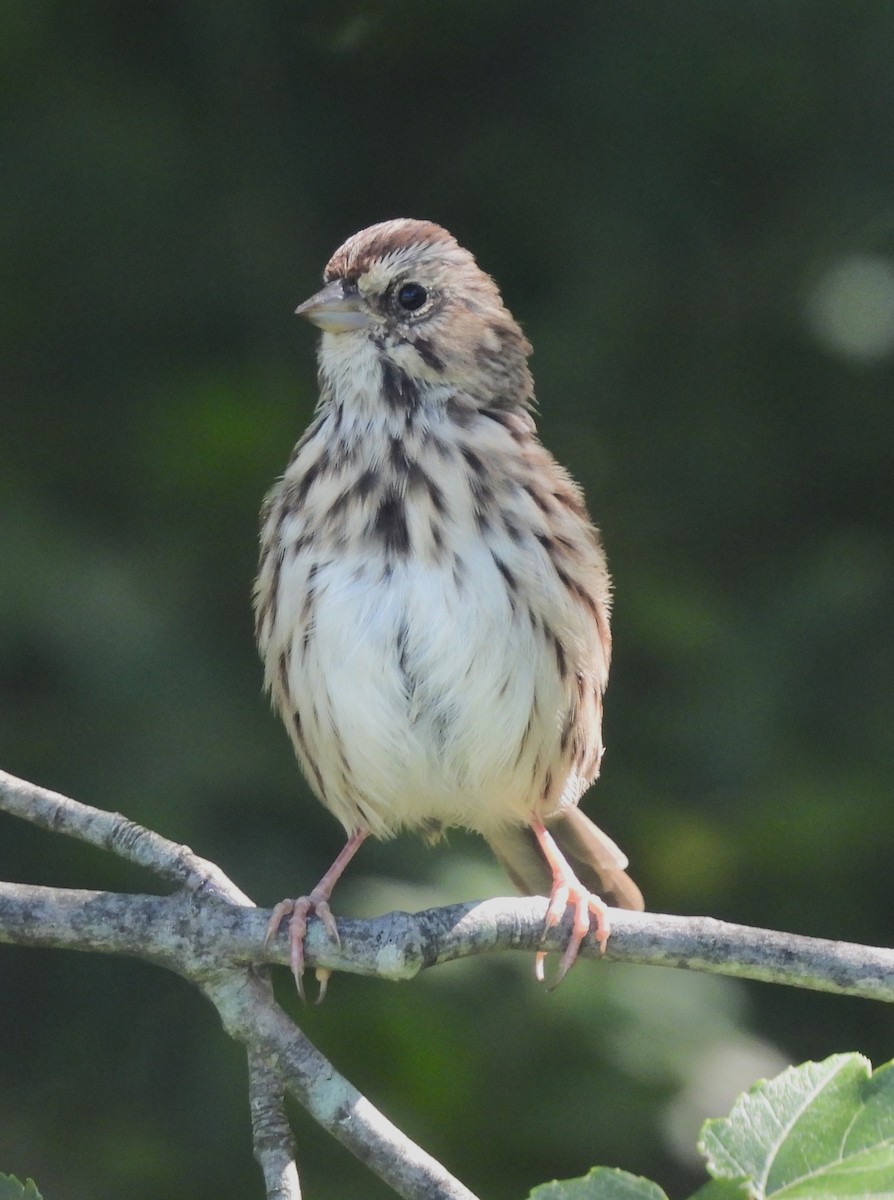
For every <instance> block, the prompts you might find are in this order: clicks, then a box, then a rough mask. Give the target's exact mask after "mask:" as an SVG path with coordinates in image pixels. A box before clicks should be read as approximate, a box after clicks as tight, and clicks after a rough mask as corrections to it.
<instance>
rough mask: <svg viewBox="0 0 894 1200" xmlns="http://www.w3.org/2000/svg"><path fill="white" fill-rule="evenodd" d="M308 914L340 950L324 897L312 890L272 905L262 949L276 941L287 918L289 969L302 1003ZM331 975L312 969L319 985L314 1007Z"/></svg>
mask: <svg viewBox="0 0 894 1200" xmlns="http://www.w3.org/2000/svg"><path fill="white" fill-rule="evenodd" d="M311 913H313V914H314V915H315V916H317V917H319V919H320V920H321V921H322V922H323V927H324V929H325V930H326V932H327V933H328V934H329V936H330V938H331V939H332V940H333V942H334V943H335V944H336V946H340V945H341V938H340V937H339V936H338V926H337V925H336V924H335V917H333V915H332V910H331V909H330V907H329V899H328V896H324V895H321V894H319V892H318V890H317V889H316V888H315V889H314V890H313V891H312V892H311V893H310V895H309V896H299V897H298V898H297V899H295V900H280V902H279V904H277V905H276V907H275V908H274V909H273V912H272V913H271V914H270V920H269V921H268V922H267V932H266V934H265V935H264V945H265V946H266V945H267V944H268V942H269V941H270V940H271V938H274V937H276V935H277V933H278V932H279V927H280V925H281V924H282V921H283V918H284V917H288V918H289V966H290V967H291V969H292V975H293V976H294V978H295V986H296V987H297V989H298V995H299V996H300V997H301V999H302V1000H304V999H305V996H304V941H305V938H306V937H307V918H308V917H309V916H310V915H311ZM331 974H332V972H331V971H330V970H329V968H328V967H317V969H316V977H317V980H318V982H319V985H320V990H319V992H318V994H317V1004H319V1003H321V1001H322V1000H323V999H324V998H325V995H326V988H327V987H328V985H329V976H330V975H331Z"/></svg>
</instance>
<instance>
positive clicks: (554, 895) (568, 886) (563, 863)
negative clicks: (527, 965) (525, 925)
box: [531, 821, 611, 987]
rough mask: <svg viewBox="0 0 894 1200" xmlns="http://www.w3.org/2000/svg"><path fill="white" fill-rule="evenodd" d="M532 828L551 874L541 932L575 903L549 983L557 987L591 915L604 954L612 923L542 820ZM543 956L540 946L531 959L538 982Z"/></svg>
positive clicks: (556, 921)
mask: <svg viewBox="0 0 894 1200" xmlns="http://www.w3.org/2000/svg"><path fill="white" fill-rule="evenodd" d="M531 828H532V829H533V830H534V835H535V836H536V838H537V841H538V842H539V843H540V849H541V850H542V851H543V856H544V858H545V859H546V861H547V863H548V864H549V869H550V870H551V871H552V874H553V887H552V891H551V892H550V897H549V908H548V909H547V912H546V924H545V925H544V932H546V931H547V930H548V929H552V928H553V927H554V926H556V925H558V924H559V922H560V921H561V920H562V918H563V917H564V915H565V909H566V908H567V907H568V905H569V904H571V905H573V907H574V922H573V924H572V927H571V937H570V938H569V939H568V945H567V946H566V947H565V953H564V954H563V955H562V960H561V962H560V963H559V969H558V971H557V972H556V978H555V980H554V981H553V983H552V987H557V986H558V985H559V984H560V983H561V982H562V980H563V979H564V978H565V976H566V975H567V974H568V972H569V971H570V970H571V968H572V967H573V966H574V963H575V961H576V959H577V953H578V951H579V950H580V947H581V943H582V942H583V940H584V938H585V937H586V936H587V934H588V933H589V932H590V925H591V922H590V918H591V916H592V917H595V918H596V931H595V932H596V941H597V942H598V943H599V949H600V952H601V953H603V954H604V953H605V946H606V943H607V942H608V938H609V934H610V933H611V927H610V925H609V923H608V915H607V914H608V909H607V907H606V905H605V904H604V903H603V902H602V901H601V900H600V899H599V897H598V896H596V895H594V894H593V892H590V891H588V890H587V889H586V888H585V887H584V885H583V884H582V883H581V881H580V880H579V879H578V877H577V876H576V875H575V873H574V871H573V870H572V868H571V865H570V863H569V862H568V860H567V859H566V858H565V856H564V854H563V853H562V851H561V850H560V849H559V847H558V846H557V845H556V842H555V839H554V838H553V836H552V834H551V833H550V832H549V830H548V829H547V828H546V826H545V825H544V824H543V822H542V821H534V822H533V823H532V825H531ZM545 958H546V951H545V950H540V951H538V953H537V957H536V958H535V960H534V974H535V975H536V977H537V979H538V980H539V981H540V982H541V983H542V982H543V979H544V970H543V962H544V959H545Z"/></svg>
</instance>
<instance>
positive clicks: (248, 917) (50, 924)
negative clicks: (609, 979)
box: [0, 883, 894, 1003]
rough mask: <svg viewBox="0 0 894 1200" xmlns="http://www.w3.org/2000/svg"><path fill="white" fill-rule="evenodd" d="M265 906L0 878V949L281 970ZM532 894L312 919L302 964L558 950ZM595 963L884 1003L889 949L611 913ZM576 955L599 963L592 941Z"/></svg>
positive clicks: (344, 967)
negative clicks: (336, 939)
mask: <svg viewBox="0 0 894 1200" xmlns="http://www.w3.org/2000/svg"><path fill="white" fill-rule="evenodd" d="M269 915H270V913H269V911H266V910H264V909H237V908H232V907H229V906H224V905H220V904H202V903H201V902H197V901H196V899H195V898H194V897H191V896H185V895H174V896H132V895H120V894H116V893H112V892H85V891H74V890H69V889H63V888H45V887H35V886H31V885H27V884H11V883H0V943H3V942H7V943H9V944H11V945H22V946H43V947H45V948H48V949H49V948H52V949H70V950H89V951H92V952H94V953H101V954H128V955H132V956H134V957H138V958H143V959H147V960H149V961H151V962H155V963H157V964H160V965H163V966H166V967H168V968H170V969H171V970H173V971H176V972H178V973H179V974H181V975H185V976H187V977H188V978H190V979H194V980H201V979H203V978H205V977H208V976H211V975H214V974H215V973H216V972H218V971H220V970H222V969H226V968H227V967H230V966H237V965H241V966H249V965H252V964H258V963H266V964H276V965H283V966H286V965H288V960H289V948H288V942H287V938H286V935H285V933H283V934H281V935H280V936H279V937H278V938H276V939H275V940H274V941H273V942H271V943H270V945H269V946H267V947H265V946H264V934H265V931H266V927H267V920H268V918H269ZM545 915H546V901H545V900H543V899H541V898H539V897H517V898H509V899H496V900H481V901H472V902H470V903H466V904H451V905H447V906H446V907H444V908H432V909H428V910H427V911H426V912H421V913H416V914H414V915H413V914H409V913H402V912H394V913H387V914H386V915H385V916H382V917H377V918H376V919H374V920H370V921H357V920H345V919H340V920H339V921H338V930H339V936H340V938H341V945H340V946H336V945H335V944H334V943H333V942H331V941H330V940H329V937H328V935H327V934H326V931H325V930H324V929H323V927H322V925H321V923H320V922H319V921H317V920H311V922H310V924H309V928H308V935H307V947H306V958H307V964H308V967H310V968H313V967H327V968H328V969H330V970H333V971H344V972H347V973H350V974H354V975H367V976H373V977H376V978H379V979H388V980H408V979H413V978H414V977H415V976H416V975H418V974H419V973H420V971H422V970H425V969H426V968H428V967H433V966H437V965H439V964H440V963H445V962H453V961H454V960H455V959H458V958H469V957H471V956H473V955H479V954H492V953H498V952H500V951H506V950H517V951H518V950H520V951H523V952H525V953H531V952H533V951H535V950H538V949H541V948H546V949H549V950H555V951H559V950H561V949H562V948H563V946H564V942H565V939H566V938H567V935H568V929H567V926H559V927H558V928H557V929H554V930H551V931H550V932H549V933H548V934H547V935H546V937H544V936H543V922H544V917H545ZM611 922H612V936H611V938H610V939H609V943H608V949H607V950H606V953H605V955H604V956H603V957H604V961H605V962H626V963H639V964H641V965H645V966H653V967H655V966H657V967H682V968H685V969H687V970H697V971H705V972H708V973H710V974H714V975H728V976H731V977H732V978H736V979H752V980H757V981H760V982H763V983H782V984H788V985H789V986H791V987H801V988H807V989H810V990H811V991H819V992H833V993H837V994H839V995H845V996H861V997H863V998H865V999H869V1000H883V1001H887V1002H889V1003H891V1002H894V950H889V949H886V948H884V947H880V946H861V945H857V944H855V943H852V942H834V941H831V940H829V939H826V938H813V937H803V936H800V935H797V934H792V933H779V932H776V931H775V930H772V929H757V928H754V927H752V926H749V925H733V924H730V923H728V922H726V921H716V920H714V919H713V918H711V917H675V916H669V915H666V914H661V913H632V912H624V911H621V910H620V909H612V910H611ZM581 953H582V955H586V956H587V957H590V958H599V957H600V955H599V950H598V947H596V946H595V945H594V944H593V943H592V942H591V941H588V942H587V943H585V945H584V947H583V949H582V951H581Z"/></svg>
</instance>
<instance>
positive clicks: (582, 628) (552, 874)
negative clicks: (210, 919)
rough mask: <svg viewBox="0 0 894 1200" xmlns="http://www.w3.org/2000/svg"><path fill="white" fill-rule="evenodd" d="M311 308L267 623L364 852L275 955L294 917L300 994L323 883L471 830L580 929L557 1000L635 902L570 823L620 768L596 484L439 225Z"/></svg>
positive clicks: (493, 296)
mask: <svg viewBox="0 0 894 1200" xmlns="http://www.w3.org/2000/svg"><path fill="white" fill-rule="evenodd" d="M296 312H297V314H298V315H299V316H301V317H304V318H305V319H306V320H308V321H310V322H311V323H312V324H313V325H314V326H316V327H317V328H318V329H319V330H320V331H321V336H320V340H319V349H318V388H319V400H318V403H317V406H316V409H315V413H314V416H313V419H312V421H311V423H310V425H309V426H308V428H307V430H306V431H305V433H304V435H303V436H302V437H301V438H300V440H299V441H298V443H297V445H296V446H295V448H294V450H293V451H292V454H291V457H290V458H289V460H288V465H287V466H286V468H285V471H284V473H283V475H282V477H281V478H280V479H279V480H278V482H277V483H276V484H275V486H274V487H273V489H272V490H271V491H270V492H269V494H268V495H267V497H266V499H265V501H264V504H263V507H262V511H261V537H260V555H259V565H258V574H257V580H256V583H255V588H254V615H255V629H256V638H257V643H258V648H259V651H260V656H261V659H262V662H263V665H264V680H265V687H266V689H267V691H268V692H269V694H270V697H271V701H272V704H273V706H274V708H275V709H276V711H277V712H278V713H279V715H280V717H281V718H282V720H283V722H284V724H285V727H286V729H287V731H288V734H289V736H290V738H291V741H292V745H293V747H294V750H295V753H296V756H297V758H298V761H299V763H300V765H301V767H302V769H303V772H304V775H305V776H306V779H307V782H308V784H309V786H310V788H311V790H312V791H313V792H314V793H315V795H316V796H317V798H318V799H319V800H320V801H321V802H322V803H323V805H325V807H326V808H327V809H329V811H330V812H331V813H332V814H333V815H334V816H335V817H336V818H337V820H338V821H339V822H340V823H341V825H342V826H343V827H344V830H345V834H346V837H347V840H346V842H345V844H344V847H343V849H342V851H341V852H340V854H339V855H338V856H337V858H336V859H335V861H334V862H333V864H332V866H331V867H330V868H329V870H328V871H327V872H326V873H325V874H324V876H323V877H322V879H321V880H320V881H319V883H318V884H317V885H316V887H314V888H313V889H312V890H311V891H310V892H309V893H308V894H307V895H304V896H301V897H299V898H297V899H286V900H283V901H281V902H280V903H279V904H278V905H277V906H276V907H275V908H274V910H273V913H272V916H271V918H270V923H269V926H268V931H267V933H268V940H269V938H270V937H272V936H274V935H275V934H276V933H277V931H278V930H279V928H280V926H281V923H282V921H283V919H284V918H285V917H289V925H288V929H289V941H290V964H291V968H292V972H293V974H294V976H295V980H296V983H297V986H298V990H299V992H300V993H301V995H302V997H303V995H304V991H303V984H302V976H303V971H304V940H305V935H306V930H307V921H308V917H309V916H310V915H311V914H313V915H315V916H316V917H317V918H318V919H320V920H321V921H322V923H323V925H324V927H325V929H326V931H327V932H328V934H329V936H330V937H331V938H333V939H334V940H335V941H337V940H338V929H337V925H336V923H335V920H334V917H333V916H332V912H331V908H330V897H331V893H332V889H333V887H334V886H335V884H336V882H337V881H338V879H339V878H340V876H341V875H342V873H343V872H344V870H345V868H346V867H347V865H348V863H349V862H350V860H351V859H352V858H353V857H354V855H355V853H356V852H357V850H358V849H359V848H360V846H361V845H362V844H363V842H364V841H365V840H366V839H367V838H368V837H370V836H372V837H374V838H378V839H382V838H390V837H392V836H395V835H397V834H399V833H402V832H405V831H406V832H412V833H416V834H418V835H421V837H422V838H423V839H425V840H426V841H429V842H431V841H436V840H438V838H439V837H441V836H442V834H443V833H444V831H445V830H448V829H450V828H457V827H461V828H465V829H468V830H472V831H475V832H477V833H478V834H480V835H482V836H483V837H484V838H485V839H486V841H487V842H488V844H489V845H490V847H491V849H492V850H493V852H494V854H495V855H496V857H497V859H498V860H499V862H500V863H501V864H502V865H503V867H504V868H505V870H506V872H507V874H508V875H509V878H510V879H511V881H512V882H513V884H514V885H515V886H516V887H517V888H518V889H519V891H520V892H522V893H524V894H530V895H543V896H547V897H549V905H548V910H547V917H546V922H545V927H544V928H545V931H547V930H549V929H551V928H553V927H554V926H556V925H558V924H559V923H560V922H561V921H562V920H563V918H564V916H565V913H566V911H567V909H569V908H570V909H571V910H572V921H571V933H570V936H569V940H568V942H567V945H566V948H565V950H564V953H563V954H562V957H561V960H560V962H559V964H558V968H557V970H556V972H555V975H554V979H553V981H552V986H555V985H556V984H558V982H560V981H561V979H562V978H563V977H564V976H565V975H566V974H567V972H568V970H569V969H570V967H571V966H572V965H573V963H574V962H575V960H576V958H577V956H578V952H579V949H580V947H581V944H582V943H583V941H584V939H585V938H586V937H587V936H588V934H590V933H591V932H592V933H593V934H594V936H595V939H596V941H597V942H598V944H599V946H600V949H601V950H602V951H603V952H604V950H605V946H606V942H607V939H608V937H609V934H610V928H611V927H610V922H609V918H608V915H607V911H606V910H607V903H606V902H608V903H610V904H612V905H614V906H615V907H623V908H627V909H642V907H643V898H642V894H641V893H640V891H639V888H638V887H637V886H636V884H635V883H634V882H633V880H632V879H631V878H630V876H629V875H628V874H627V873H626V869H625V868H626V867H627V859H626V857H625V855H624V854H623V853H622V851H621V850H620V849H619V848H618V846H617V845H616V844H615V843H614V842H613V841H612V839H611V838H610V837H609V836H608V835H607V834H606V833H604V832H603V831H602V830H601V829H599V828H598V826H596V825H595V824H594V823H593V822H592V821H591V820H590V819H589V817H587V816H586V815H585V814H584V813H583V812H582V811H581V810H580V808H579V807H578V802H579V800H580V798H581V796H582V794H583V793H584V791H585V790H586V789H587V788H588V787H589V786H590V785H591V784H592V783H593V782H594V781H595V780H596V778H597V776H598V775H599V770H600V765H601V762H602V756H603V740H602V709H603V695H604V693H605V689H606V684H607V682H608V674H609V664H610V658H611V631H610V612H611V596H612V593H611V581H610V576H609V571H608V567H607V563H606V556H605V552H604V550H603V547H602V542H601V538H600V534H599V532H598V531H597V529H596V527H595V526H594V524H593V523H592V521H591V519H590V517H589V515H588V513H587V509H586V507H585V503H584V499H583V494H582V492H581V489H580V488H579V486H578V485H577V484H576V483H575V482H574V480H573V479H572V477H571V476H570V475H569V473H568V472H567V471H566V470H565V469H564V468H563V467H562V466H560V465H559V464H558V462H557V461H556V460H555V459H554V458H553V456H552V455H551V454H550V452H549V451H548V450H547V449H546V448H545V447H544V446H543V444H542V443H541V441H540V439H539V437H538V433H537V428H536V424H535V420H534V407H535V405H534V385H533V380H532V376H531V372H530V370H529V367H528V357H529V355H530V353H531V345H530V343H529V342H528V341H527V339H526V337H525V335H524V334H523V332H522V330H521V328H520V326H519V325H518V323H517V322H516V321H515V319H514V318H513V316H512V315H511V313H510V312H509V310H508V309H507V308H506V306H505V304H504V303H503V300H502V297H501V295H500V292H499V289H498V287H497V285H496V283H495V282H494V280H493V279H492V278H491V276H490V275H488V274H487V273H486V272H485V271H484V270H482V269H481V268H480V267H479V266H478V264H477V262H476V260H475V258H474V257H473V255H472V254H471V253H470V252H469V251H468V250H466V249H464V248H463V247H462V246H461V245H460V244H459V243H458V242H457V241H456V239H455V238H454V237H453V236H452V235H451V234H450V233H448V232H447V230H445V229H444V228H442V227H441V226H440V225H437V224H435V223H434V222H431V221H427V220H416V219H410V218H398V219H394V220H387V221H383V222H380V223H378V224H374V225H371V226H370V227H368V228H366V229H363V230H361V231H360V232H358V233H355V234H354V235H353V236H352V237H349V238H348V239H347V241H346V242H345V243H344V244H343V245H342V246H340V247H339V249H337V250H336V251H335V253H334V254H333V255H332V257H331V259H330V260H329V263H328V265H327V266H326V268H325V272H324V275H323V287H322V289H321V290H319V291H317V292H316V293H315V294H314V295H312V296H311V297H310V299H308V300H306V301H305V302H304V303H303V304H301V305H299V307H298V308H297V310H296ZM544 957H545V952H544V951H542V950H541V951H538V952H537V955H536V958H535V974H536V976H537V979H539V980H540V981H545V973H544ZM318 976H319V977H320V978H321V998H322V994H324V993H325V985H326V981H327V979H328V973H326V972H324V973H323V974H322V975H321V974H320V972H319V971H318Z"/></svg>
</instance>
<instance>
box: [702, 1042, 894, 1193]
mask: <svg viewBox="0 0 894 1200" xmlns="http://www.w3.org/2000/svg"><path fill="white" fill-rule="evenodd" d="M700 1149H701V1150H702V1151H703V1152H704V1153H705V1155H706V1156H707V1158H708V1170H709V1171H710V1173H711V1174H712V1175H713V1176H714V1177H715V1179H717V1180H726V1181H729V1182H738V1183H739V1184H741V1181H742V1180H743V1179H746V1180H747V1181H748V1185H749V1186H748V1189H747V1193H746V1194H747V1195H748V1196H749V1197H753V1198H754V1200H769V1198H770V1197H773V1198H774V1200H775V1198H778V1200H846V1198H853V1200H857V1198H859V1200H894V1063H888V1064H887V1065H886V1066H884V1067H880V1068H879V1070H878V1071H876V1072H875V1074H874V1075H873V1074H872V1068H871V1064H870V1063H869V1062H868V1061H867V1060H866V1059H865V1058H863V1057H862V1055H859V1054H836V1055H833V1057H832V1058H827V1059H826V1060H825V1061H824V1062H821V1063H812V1062H811V1063H804V1064H803V1065H802V1066H800V1067H790V1068H789V1069H788V1070H787V1071H783V1073H782V1074H781V1075H779V1076H777V1077H776V1078H775V1079H772V1080H770V1081H769V1082H766V1081H765V1082H761V1083H758V1084H756V1085H755V1086H754V1087H753V1088H752V1089H751V1090H750V1091H749V1092H748V1093H747V1094H746V1095H744V1096H740V1097H739V1099H738V1100H737V1101H736V1103H735V1105H734V1106H733V1109H732V1112H731V1113H730V1115H729V1117H725V1118H723V1119H722V1120H715V1121H708V1122H707V1123H706V1125H705V1126H704V1128H703V1130H702V1139H701V1143H700ZM740 1195H741V1193H740ZM699 1200H718V1198H717V1197H716V1196H715V1194H714V1193H712V1192H710V1191H708V1192H707V1193H706V1192H705V1189H703V1190H702V1192H701V1193H699Z"/></svg>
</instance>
